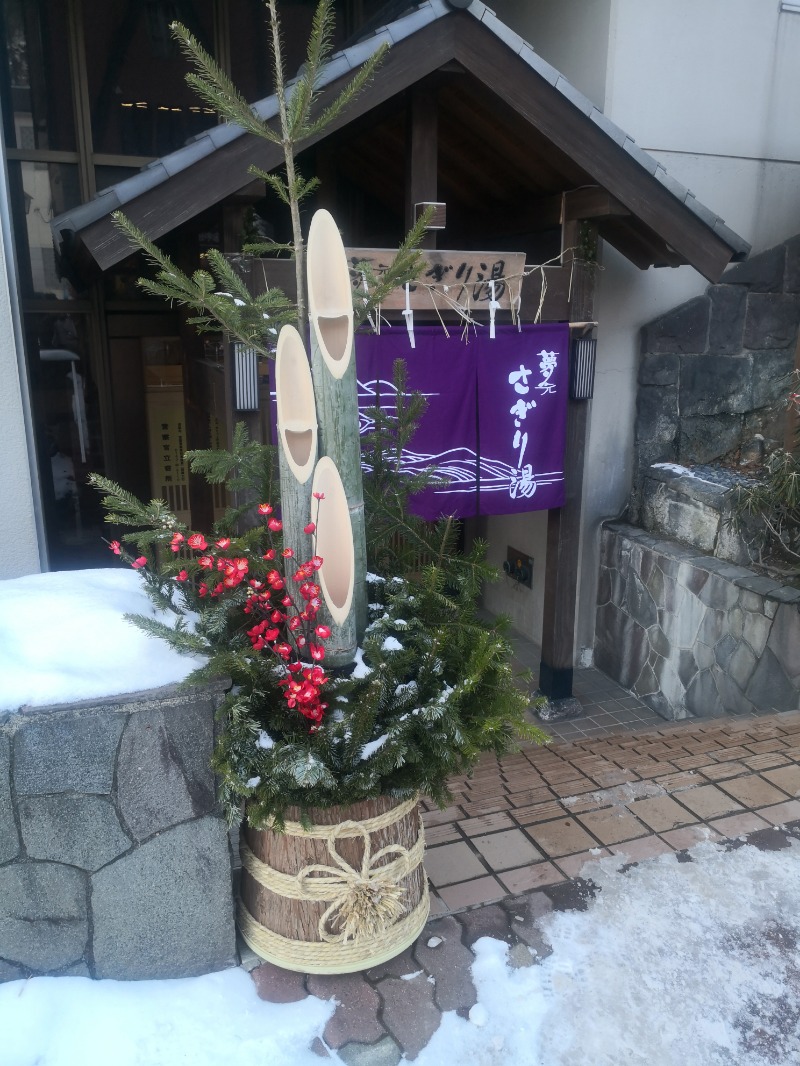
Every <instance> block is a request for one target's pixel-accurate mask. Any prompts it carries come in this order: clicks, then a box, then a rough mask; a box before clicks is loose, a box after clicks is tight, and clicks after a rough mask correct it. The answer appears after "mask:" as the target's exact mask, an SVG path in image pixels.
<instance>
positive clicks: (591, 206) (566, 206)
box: [562, 185, 630, 222]
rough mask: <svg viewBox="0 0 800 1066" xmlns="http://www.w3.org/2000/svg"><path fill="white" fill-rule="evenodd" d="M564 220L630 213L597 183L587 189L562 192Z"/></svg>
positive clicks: (580, 220) (582, 219)
mask: <svg viewBox="0 0 800 1066" xmlns="http://www.w3.org/2000/svg"><path fill="white" fill-rule="evenodd" d="M562 195H563V198H564V202H563V214H562V218H563V221H564V222H572V221H577V222H583V221H586V220H588V219H597V218H608V217H609V216H614V215H623V216H624V215H630V211H629V210H628V208H627V207H625V206H624V204H621V203H620V202H619V200H617V199H616V198H615V197H614V196H612V195H611V193H610V192H608V190H606V189H601V188H600V186H599V185H596V186H594V187H593V188H588V189H571V190H569V191H568V192H565V193H563V194H562Z"/></svg>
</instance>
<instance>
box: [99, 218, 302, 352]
mask: <svg viewBox="0 0 800 1066" xmlns="http://www.w3.org/2000/svg"><path fill="white" fill-rule="evenodd" d="M112 218H113V219H114V222H115V223H116V225H117V226H118V227H119V228H120V229H121V230H122V232H123V233H124V234H125V235H126V236H127V237H128V239H129V240H130V242H131V244H133V245H134V246H136V247H138V248H139V249H141V251H142V252H144V254H145V257H146V258H147V260H148V261H149V262H150V263H151V264H152V265H153V266H154V267H155V268H156V278H155V280H152V279H149V278H140V279H139V281H138V285H139V287H140V288H141V289H142V290H143V291H145V292H148V293H150V294H151V295H154V296H160V297H162V298H163V299H165V300H167V301H169V302H177V303H180V304H182V305H184V306H186V307H188V308H189V309H190V310H192V311H194V312H197V313H198V315H199V316H200V322H201V323H205V322H207V321H208V320H209V319H211V320H215V321H216V322H217V323H218V325H219V327H221V328H222V329H223V330H224V331H226V332H227V333H230V334H231V336H233V337H235V338H237V339H238V340H240V341H242V342H243V343H244V344H247V345H248V346H249V347H253V348H255V349H256V350H257V351H258V352H259V353H260V354H261V355H264V356H267V357H271V356H272V352H271V350H270V348H269V346H268V345H266V344H265V343H264V338H263V326H264V323H263V318H258V317H255V318H254V317H253V316H252V315H251V316H250V318H248V317H247V316H246V315H243V314H242V312H241V310H240V308H239V307H237V306H236V304H235V303H234V301H233V300H232V299H228V298H225V297H223V296H219V295H218V294H216V293H213V292H209V283H208V278H209V275H208V274H207V273H206V272H205V271H200V272H196V276H195V277H194V278H190V277H188V276H187V275H186V274H185V273H184V272H183V271H182V270H180V269H179V268H178V267H177V266H175V264H174V263H173V262H172V260H171V259H170V258H169V256H168V255H166V254H165V253H164V252H162V251H161V250H160V249H159V248H158V247H157V246H156V245H155V244H154V243H153V242H152V241H151V240H150V239H149V238H148V237H147V236H146V235H145V234H144V233H143V232H142V231H141V230H140V229H139V228H138V227H137V226H136V225H134V223H133V222H131V221H130V219H128V218H126V217H125V215H124V214H123V213H122V212H121V211H115V212H113V214H112ZM273 291H274V290H273ZM287 305H288V301H287Z"/></svg>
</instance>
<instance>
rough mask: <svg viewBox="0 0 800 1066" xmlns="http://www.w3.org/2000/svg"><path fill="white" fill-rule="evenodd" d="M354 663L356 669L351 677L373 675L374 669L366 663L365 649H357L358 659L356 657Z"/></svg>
mask: <svg viewBox="0 0 800 1066" xmlns="http://www.w3.org/2000/svg"><path fill="white" fill-rule="evenodd" d="M353 661H354V662H355V667H354V668H353V672H352V674H351V675H350V676H351V677H355V678H362V677H368V676H369V675H370V674H371V673H372V667H371V666H367V664H366V663H365V662H364V649H363V648H357V649H356V657H355V659H354V660H353Z"/></svg>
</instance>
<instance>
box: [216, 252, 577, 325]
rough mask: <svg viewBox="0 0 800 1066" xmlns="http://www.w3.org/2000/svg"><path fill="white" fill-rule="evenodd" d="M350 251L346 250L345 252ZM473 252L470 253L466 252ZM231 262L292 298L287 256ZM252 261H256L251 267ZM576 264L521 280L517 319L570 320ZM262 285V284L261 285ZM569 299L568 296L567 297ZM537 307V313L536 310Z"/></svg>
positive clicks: (450, 315) (431, 313) (452, 317)
mask: <svg viewBox="0 0 800 1066" xmlns="http://www.w3.org/2000/svg"><path fill="white" fill-rule="evenodd" d="M349 254H350V253H349V252H348V255H349ZM469 255H473V253H469ZM233 258H234V262H235V263H236V264H237V267H238V269H239V270H240V271H241V273H242V276H243V277H245V278H250V277H252V278H253V279H254V283H255V281H256V280H257V282H258V284H259V285H262V280H263V282H264V283H266V284H268V285H269V286H270V287H271V288H279V289H282V290H283V291H284V292H285V293H286V295H287V296H288V297H289V299H290V300H292V299H294V286H295V275H294V264H293V263H292V262H290V261H289V260H288V259H254V258H252V257H249V256H235V257H233ZM254 264H258V266H257V268H255V269H254ZM581 269H585V268H581V267H580V266H579V264H575V266H574V267H573V266H572V264H569V265H568V266H565V267H561V266H548V267H542V268H541V269H540V270H534V271H532V272H531V273H530V274H528V276H527V277H525V278H524V279H523V283H522V309H521V311H520V318H521V320H522V321H523V322H534V321H541V322H568V321H570V320H571V318H572V315H571V309H574V306H575V298H576V292H577V291H578V287H579V286H578V282H580V289H581V291H584V290H585V288H586V283H585V282H584V281H583V280H581V278H580V270H581ZM543 278H544V279H545V280H544V299H542V284H543V282H542V279H543ZM262 287H263V286H262ZM570 298H571V299H570ZM540 308H541V314H539V310H540ZM440 310H441V315H442V318H444V319H445V321H447V322H453V321H457V320H458V318H457V315H456V313H455V312H454V311H448V310H447V309H445V308H441V309H440ZM472 310H473V311H476V313H478V314H480V313H481V312H480V309H479V308H476V307H475V306H474V305H473V308H472ZM427 311H428V315H427V317H428V318H430V319H431V321H435V322H438V321H439V318H438V316H437V314H436V312H435V310H434V308H433V305H432V304H431V303H430V301H428V307H427ZM382 312H385V313H386V314H387V316H388V317H389V318H390V319H392V320H394V319H395V318H397V319H398V320H399V321H402V319H401V318H400V313H399V312H395V311H391V310H388V309H387V308H386V306H385V305H384V306H383V307H382ZM417 314H419V315H420V320H423V319H425V318H426V309H425V308H422V309H421V310H420V311H419V312H416V311H415V316H416V315H417ZM579 317H581V318H585V317H586V315H585V314H584V313H583V311H582V312H581V314H580V316H579Z"/></svg>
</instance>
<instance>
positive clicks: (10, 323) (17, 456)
mask: <svg viewBox="0 0 800 1066" xmlns="http://www.w3.org/2000/svg"><path fill="white" fill-rule="evenodd" d="M1 166H2V160H0V167H1ZM2 192H3V190H2V183H0V195H2ZM6 237H7V233H6V232H4V228H2V229H0V435H1V436H0V448H1V450H2V454H1V455H0V543H1V544H3V551H2V553H0V580H4V579H7V578H12V577H22V576H23V575H25V574H35V573H38V572H39V571H40V570H41V563H40V559H39V549H38V544H39V538H38V533H37V528H36V516H35V511H34V496H33V484H32V481H31V468H30V462H29V458H28V448H27V443H26V437H25V419H24V415H23V410H24V407H23V398H22V389H21V384H20V377H19V369H18V364H17V348H16V343H15V333H14V320H13V315H12V307H11V298H12V297H11V291H10V288H9V276H8V271H7V263H6V254H7V253H8V254H12V253H10V250H9V249H8V245H7V244H6Z"/></svg>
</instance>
